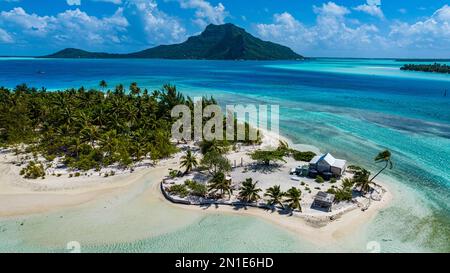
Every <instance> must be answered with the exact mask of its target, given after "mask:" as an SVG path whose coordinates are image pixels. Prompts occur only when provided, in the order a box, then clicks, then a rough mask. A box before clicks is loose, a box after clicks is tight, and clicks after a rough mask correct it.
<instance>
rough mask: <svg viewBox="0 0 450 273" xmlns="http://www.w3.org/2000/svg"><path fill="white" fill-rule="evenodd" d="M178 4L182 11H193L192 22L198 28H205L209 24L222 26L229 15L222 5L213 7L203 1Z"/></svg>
mask: <svg viewBox="0 0 450 273" xmlns="http://www.w3.org/2000/svg"><path fill="white" fill-rule="evenodd" d="M179 2H180V7H181V8H183V9H195V19H194V22H195V23H196V24H197V25H199V26H200V27H205V26H206V25H207V24H210V23H212V24H223V23H224V21H225V18H226V17H227V16H228V15H229V13H228V11H227V10H226V9H225V6H224V5H223V4H222V3H218V4H217V5H216V6H213V5H212V4H211V3H210V2H208V1H205V0H179Z"/></svg>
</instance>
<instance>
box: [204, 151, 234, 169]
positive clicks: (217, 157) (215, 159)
mask: <svg viewBox="0 0 450 273" xmlns="http://www.w3.org/2000/svg"><path fill="white" fill-rule="evenodd" d="M201 164H202V166H203V167H205V168H207V169H208V170H209V172H210V173H211V174H212V175H215V174H217V173H226V172H229V171H231V164H230V161H229V160H228V159H227V158H226V157H225V156H223V155H222V154H221V153H219V152H218V151H215V150H212V151H210V152H208V153H206V154H205V155H204V156H203V158H202V161H201Z"/></svg>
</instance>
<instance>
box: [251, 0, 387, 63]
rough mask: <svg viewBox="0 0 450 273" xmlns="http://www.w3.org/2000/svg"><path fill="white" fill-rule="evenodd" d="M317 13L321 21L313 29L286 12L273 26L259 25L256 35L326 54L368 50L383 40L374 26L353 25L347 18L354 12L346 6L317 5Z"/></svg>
mask: <svg viewBox="0 0 450 273" xmlns="http://www.w3.org/2000/svg"><path fill="white" fill-rule="evenodd" d="M313 10H314V12H315V13H316V14H317V18H316V22H315V24H314V25H312V26H306V25H304V24H302V23H301V22H300V21H299V20H297V19H296V18H294V17H293V16H292V15H291V14H290V13H288V12H284V13H281V14H275V15H274V16H273V23H271V24H257V25H256V32H257V33H258V35H259V36H260V37H262V38H264V39H269V40H274V41H276V42H279V43H282V44H286V45H288V46H290V47H292V48H294V49H295V50H297V51H299V53H304V52H305V51H306V52H308V51H315V52H318V51H323V52H324V53H323V54H325V55H334V54H335V52H343V54H346V53H347V52H346V51H350V50H351V51H357V50H366V49H367V48H370V47H372V46H373V43H372V42H373V41H374V40H376V39H381V38H380V37H379V36H378V28H377V27H376V26H374V25H370V24H361V23H358V22H356V26H349V23H350V25H352V24H355V22H354V21H351V20H349V19H347V18H346V15H347V14H349V13H350V10H348V9H347V8H346V7H344V6H339V5H337V4H336V3H334V2H328V3H324V4H323V5H322V6H319V7H318V6H314V7H313Z"/></svg>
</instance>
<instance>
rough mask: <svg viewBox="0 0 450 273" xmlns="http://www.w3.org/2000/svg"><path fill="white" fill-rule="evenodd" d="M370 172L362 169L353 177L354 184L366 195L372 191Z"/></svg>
mask: <svg viewBox="0 0 450 273" xmlns="http://www.w3.org/2000/svg"><path fill="white" fill-rule="evenodd" d="M369 176H370V172H369V171H368V170H366V169H361V170H358V171H357V172H355V175H354V176H353V182H354V183H355V186H356V187H359V189H360V191H361V192H363V193H366V192H368V191H369V189H370V184H373V182H372V181H370V180H369Z"/></svg>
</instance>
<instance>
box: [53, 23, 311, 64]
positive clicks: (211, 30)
mask: <svg viewBox="0 0 450 273" xmlns="http://www.w3.org/2000/svg"><path fill="white" fill-rule="evenodd" d="M45 57H46V58H77V59H78V58H157V59H209V60H296V59H303V57H302V56H300V55H298V54H296V53H295V52H294V51H292V50H291V49H290V48H288V47H285V46H282V45H279V44H275V43H272V42H266V41H262V40H260V39H258V38H256V37H254V36H252V35H251V34H249V33H247V32H246V31H245V30H244V29H242V28H239V27H237V26H235V25H233V24H224V25H212V24H211V25H209V26H207V27H206V29H205V30H204V31H203V32H202V33H201V34H200V35H198V36H193V37H190V38H189V39H188V40H187V41H185V42H184V43H181V44H173V45H161V46H157V47H154V48H150V49H146V50H143V51H139V52H136V53H130V54H108V53H96V52H87V51H84V50H80V49H75V48H67V49H64V50H62V51H59V52H57V53H55V54H52V55H48V56H45Z"/></svg>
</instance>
